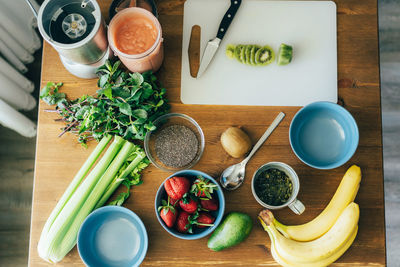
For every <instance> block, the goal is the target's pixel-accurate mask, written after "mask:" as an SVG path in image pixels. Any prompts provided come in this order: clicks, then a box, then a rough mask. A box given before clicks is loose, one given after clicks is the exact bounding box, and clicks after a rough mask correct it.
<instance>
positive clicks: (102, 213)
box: [78, 206, 148, 267]
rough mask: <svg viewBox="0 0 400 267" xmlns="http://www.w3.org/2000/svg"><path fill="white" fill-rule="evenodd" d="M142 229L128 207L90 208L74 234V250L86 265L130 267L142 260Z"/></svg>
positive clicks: (144, 236)
mask: <svg viewBox="0 0 400 267" xmlns="http://www.w3.org/2000/svg"><path fill="white" fill-rule="evenodd" d="M147 247H148V238H147V232H146V228H145V227H144V224H143V222H142V221H141V220H140V218H139V217H138V216H137V215H136V214H135V213H134V212H132V211H131V210H129V209H126V208H123V207H118V206H106V207H102V208H99V209H97V210H95V211H93V212H92V213H91V214H90V215H89V216H88V217H87V218H86V219H85V221H84V222H83V224H82V226H81V228H80V230H79V233H78V252H79V255H80V256H81V259H82V261H83V262H84V263H85V264H86V266H89V267H94V266H95V267H106V266H107V267H114V266H119V267H125V266H126V267H128V266H129V267H132V266H139V265H140V263H141V262H142V261H143V259H144V257H145V255H146V252H147Z"/></svg>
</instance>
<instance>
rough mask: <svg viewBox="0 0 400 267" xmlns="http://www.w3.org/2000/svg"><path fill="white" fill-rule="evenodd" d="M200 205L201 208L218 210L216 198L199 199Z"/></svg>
mask: <svg viewBox="0 0 400 267" xmlns="http://www.w3.org/2000/svg"><path fill="white" fill-rule="evenodd" d="M200 205H201V208H202V209H203V210H206V211H216V210H218V200H217V199H216V198H212V199H200Z"/></svg>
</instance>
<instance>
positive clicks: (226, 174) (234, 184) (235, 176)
mask: <svg viewBox="0 0 400 267" xmlns="http://www.w3.org/2000/svg"><path fill="white" fill-rule="evenodd" d="M284 117H285V113H283V112H280V113H279V114H278V116H276V118H275V120H274V121H273V122H272V123H271V125H270V126H269V127H268V129H267V130H266V131H265V133H264V134H263V136H261V138H260V140H258V142H257V143H256V144H255V145H254V147H253V149H252V150H251V152H250V154H249V155H248V156H247V157H246V158H245V159H244V160H243V161H242V162H240V163H237V164H235V165H232V166H229V167H228V168H226V169H225V170H224V171H223V172H222V174H221V177H220V183H221V185H222V187H224V188H225V189H227V190H235V189H236V188H238V187H239V186H241V185H242V183H243V181H244V175H245V171H246V164H247V162H248V161H249V160H250V159H251V157H252V156H253V155H254V154H255V153H256V152H257V150H258V149H259V148H260V147H261V146H262V144H264V142H265V141H266V140H267V139H268V137H269V136H270V134H271V133H272V132H273V131H274V130H275V128H276V127H277V126H278V124H279V123H280V122H281V121H282V119H283V118H284Z"/></svg>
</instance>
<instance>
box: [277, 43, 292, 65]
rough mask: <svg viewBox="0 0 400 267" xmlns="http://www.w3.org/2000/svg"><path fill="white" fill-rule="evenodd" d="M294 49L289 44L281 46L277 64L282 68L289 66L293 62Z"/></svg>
mask: <svg viewBox="0 0 400 267" xmlns="http://www.w3.org/2000/svg"><path fill="white" fill-rule="evenodd" d="M292 57H293V47H292V46H290V45H287V44H281V45H280V47H279V51H278V57H277V63H278V65H280V66H283V65H287V64H289V63H290V62H291V61H292Z"/></svg>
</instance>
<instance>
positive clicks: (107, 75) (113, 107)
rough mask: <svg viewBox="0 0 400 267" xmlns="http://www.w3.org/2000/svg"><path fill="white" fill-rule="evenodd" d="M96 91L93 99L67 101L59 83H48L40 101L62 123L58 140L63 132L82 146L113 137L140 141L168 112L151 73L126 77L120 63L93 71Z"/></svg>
mask: <svg viewBox="0 0 400 267" xmlns="http://www.w3.org/2000/svg"><path fill="white" fill-rule="evenodd" d="M97 74H98V75H99V80H98V82H97V85H98V86H99V90H97V93H96V94H95V95H93V96H91V95H84V96H82V97H80V98H78V99H75V100H72V101H68V100H67V99H65V94H63V93H59V92H58V91H59V88H60V87H61V86H62V83H57V84H56V83H48V84H47V85H46V86H45V87H44V88H43V89H42V91H41V94H40V98H41V99H42V100H43V101H45V102H46V103H47V104H49V105H57V107H56V109H55V110H47V111H49V112H57V113H58V114H59V115H60V116H61V120H62V121H64V122H65V123H66V126H65V127H64V128H63V131H62V132H61V134H60V136H61V135H63V134H64V133H66V132H71V133H74V134H76V135H77V136H78V141H79V142H80V143H82V144H84V145H85V144H86V142H87V141H89V140H91V139H96V140H100V139H101V138H102V137H103V136H104V135H107V134H114V135H119V136H121V137H123V138H124V139H126V140H135V139H136V140H143V139H144V136H145V135H146V133H147V132H148V131H151V130H154V129H155V126H154V125H153V121H154V120H155V119H156V118H157V117H159V116H161V115H163V114H165V113H167V112H168V111H169V105H168V103H167V99H166V98H165V93H166V89H165V88H163V87H161V86H160V85H159V83H158V82H157V77H156V76H155V75H154V74H152V73H151V72H145V73H143V74H140V73H137V72H135V73H128V72H125V71H123V70H122V69H120V62H119V61H117V62H115V63H114V64H113V65H112V64H111V62H110V61H107V62H106V64H104V65H103V66H101V67H100V68H99V69H98V70H97Z"/></svg>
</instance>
